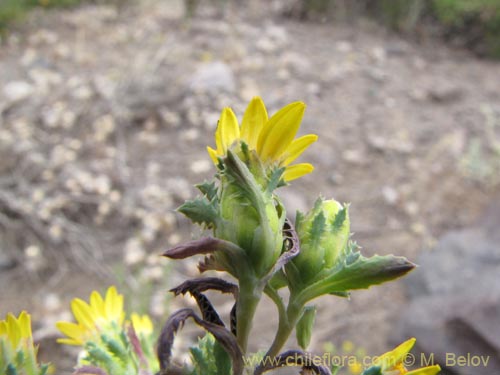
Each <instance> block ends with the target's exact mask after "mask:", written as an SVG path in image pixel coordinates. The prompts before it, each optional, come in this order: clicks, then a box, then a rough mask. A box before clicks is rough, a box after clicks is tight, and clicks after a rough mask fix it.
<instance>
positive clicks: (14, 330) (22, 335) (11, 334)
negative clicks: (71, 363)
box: [0, 311, 52, 375]
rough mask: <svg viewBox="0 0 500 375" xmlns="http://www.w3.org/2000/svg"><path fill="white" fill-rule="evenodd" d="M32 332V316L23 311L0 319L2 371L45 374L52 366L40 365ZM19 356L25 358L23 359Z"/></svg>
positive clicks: (0, 359) (0, 360) (3, 372)
mask: <svg viewBox="0 0 500 375" xmlns="http://www.w3.org/2000/svg"><path fill="white" fill-rule="evenodd" d="M36 352H37V350H36V348H35V346H34V344H33V336H32V332H31V316H30V315H29V314H28V313H27V312H26V311H23V312H21V313H20V314H19V316H18V317H17V318H16V316H15V315H14V314H12V313H9V314H7V317H6V318H5V319H4V320H0V373H1V374H7V373H9V374H10V373H12V374H25V373H27V374H33V375H44V374H47V373H49V372H50V371H51V370H52V368H51V367H50V366H49V365H39V364H38V362H37V358H36ZM19 358H23V360H22V361H20V360H19Z"/></svg>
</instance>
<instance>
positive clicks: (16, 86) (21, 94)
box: [3, 81, 34, 104]
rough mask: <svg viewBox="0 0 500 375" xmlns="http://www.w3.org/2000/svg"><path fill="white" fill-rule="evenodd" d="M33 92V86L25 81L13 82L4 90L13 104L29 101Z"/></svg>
mask: <svg viewBox="0 0 500 375" xmlns="http://www.w3.org/2000/svg"><path fill="white" fill-rule="evenodd" d="M33 92H34V88H33V86H32V85H31V84H29V83H28V82H25V81H12V82H9V83H7V84H6V85H5V86H4V88H3V94H4V95H5V97H6V99H7V101H8V102H10V103H11V104H12V103H16V102H19V101H21V100H24V99H27V98H28V97H30V96H31V95H32V94H33Z"/></svg>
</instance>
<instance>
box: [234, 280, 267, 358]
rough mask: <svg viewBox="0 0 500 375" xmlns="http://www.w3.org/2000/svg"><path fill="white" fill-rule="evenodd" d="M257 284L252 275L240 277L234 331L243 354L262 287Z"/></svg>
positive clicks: (245, 350)
mask: <svg viewBox="0 0 500 375" xmlns="http://www.w3.org/2000/svg"><path fill="white" fill-rule="evenodd" d="M258 285H259V282H258V280H257V279H256V278H254V277H248V278H241V279H240V290H239V294H238V301H237V305H236V320H237V323H236V332H237V339H238V344H239V346H240V348H241V350H242V352H243V354H244V355H245V354H246V352H247V347H248V338H249V337H250V330H251V329H252V322H253V317H254V315H255V311H256V310H257V305H258V304H259V301H260V298H261V296H262V289H259V288H257V286H258Z"/></svg>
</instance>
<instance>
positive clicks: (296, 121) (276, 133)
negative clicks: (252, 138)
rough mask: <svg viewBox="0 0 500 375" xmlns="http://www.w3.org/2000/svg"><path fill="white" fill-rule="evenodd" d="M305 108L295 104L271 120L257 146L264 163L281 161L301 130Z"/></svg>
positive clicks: (301, 104) (262, 132)
mask: <svg viewBox="0 0 500 375" xmlns="http://www.w3.org/2000/svg"><path fill="white" fill-rule="evenodd" d="M305 108H306V105H305V104H304V103H302V102H294V103H291V104H288V105H287V106H285V107H283V108H282V109H280V110H279V111H278V112H276V114H274V115H273V116H272V117H271V118H270V119H269V121H268V122H267V124H266V125H265V126H264V129H262V131H261V133H260V136H259V140H258V144H257V152H258V154H259V155H260V157H261V158H262V159H263V160H264V161H268V160H278V159H280V157H281V156H282V154H283V153H284V152H285V150H286V149H287V148H288V146H290V144H291V143H292V141H293V139H294V138H295V134H297V130H299V126H300V122H301V121H302V117H303V116H304V111H305Z"/></svg>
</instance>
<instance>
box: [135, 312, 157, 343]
mask: <svg viewBox="0 0 500 375" xmlns="http://www.w3.org/2000/svg"><path fill="white" fill-rule="evenodd" d="M130 320H132V327H134V331H135V333H136V334H137V336H139V337H140V336H149V335H151V334H152V333H153V322H152V321H151V319H150V318H149V316H147V315H139V314H136V313H132V315H131V316H130Z"/></svg>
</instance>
